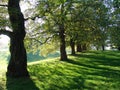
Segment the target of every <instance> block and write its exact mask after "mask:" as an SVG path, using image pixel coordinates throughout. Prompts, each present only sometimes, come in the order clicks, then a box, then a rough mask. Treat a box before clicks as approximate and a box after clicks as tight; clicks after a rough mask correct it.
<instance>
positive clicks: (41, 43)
mask: <svg viewBox="0 0 120 90" xmlns="http://www.w3.org/2000/svg"><path fill="white" fill-rule="evenodd" d="M51 38H52V37H48V38H46V40H45V41H43V42H41V41H40V40H38V39H36V38H30V39H33V40H35V41H36V42H38V43H39V44H40V45H43V44H45V43H47V42H48V41H49V40H50V39H51Z"/></svg>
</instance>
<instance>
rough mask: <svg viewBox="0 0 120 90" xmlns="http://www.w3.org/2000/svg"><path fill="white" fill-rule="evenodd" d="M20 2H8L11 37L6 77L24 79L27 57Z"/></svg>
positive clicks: (10, 0)
mask: <svg viewBox="0 0 120 90" xmlns="http://www.w3.org/2000/svg"><path fill="white" fill-rule="evenodd" d="M19 2H20V0H9V2H8V13H9V16H10V22H11V25H12V29H13V32H12V36H11V37H10V53H11V58H10V61H9V65H8V68H7V76H10V77H26V76H29V74H28V71H27V55H26V50H25V47H24V42H23V40H24V37H25V34H26V33H25V27H24V17H23V14H22V13H21V10H20V6H19Z"/></svg>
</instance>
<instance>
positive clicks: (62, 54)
mask: <svg viewBox="0 0 120 90" xmlns="http://www.w3.org/2000/svg"><path fill="white" fill-rule="evenodd" d="M59 30H60V32H59V35H60V60H64V61H66V60H67V54H66V45H65V30H64V25H63V24H61V25H59Z"/></svg>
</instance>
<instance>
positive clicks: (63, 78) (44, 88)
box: [0, 51, 120, 90]
mask: <svg viewBox="0 0 120 90" xmlns="http://www.w3.org/2000/svg"><path fill="white" fill-rule="evenodd" d="M119 55H120V52H115V51H114V52H112V51H105V52H102V51H90V52H84V53H78V54H77V55H76V56H71V55H69V60H68V61H60V60H59V58H55V59H47V60H44V61H37V62H31V63H28V71H29V73H30V78H17V79H11V78H6V76H5V74H4V76H3V77H0V87H1V86H2V90H6V89H7V90H119V87H120V69H119V68H120V57H119ZM3 71H4V70H3Z"/></svg>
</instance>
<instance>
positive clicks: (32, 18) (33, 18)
mask: <svg viewBox="0 0 120 90" xmlns="http://www.w3.org/2000/svg"><path fill="white" fill-rule="evenodd" d="M36 18H42V17H40V16H34V17H28V18H25V19H24V20H25V21H27V20H29V19H31V20H35V19H36Z"/></svg>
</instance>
